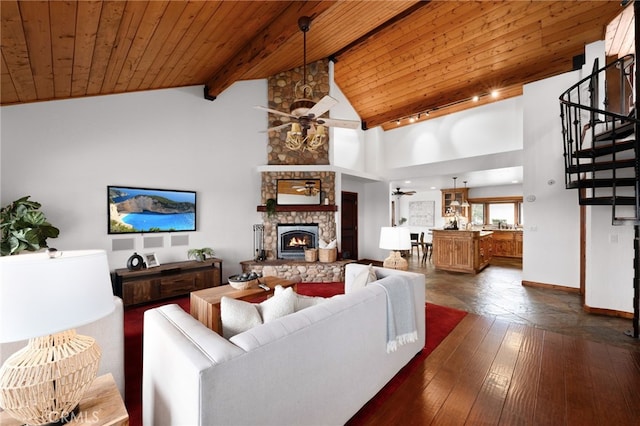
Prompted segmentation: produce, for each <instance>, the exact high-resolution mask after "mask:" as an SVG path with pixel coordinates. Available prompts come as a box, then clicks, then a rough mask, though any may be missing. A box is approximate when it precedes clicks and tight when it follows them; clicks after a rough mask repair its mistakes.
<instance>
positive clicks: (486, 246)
mask: <svg viewBox="0 0 640 426" xmlns="http://www.w3.org/2000/svg"><path fill="white" fill-rule="evenodd" d="M492 251H493V244H492V241H491V232H483V231H447V230H433V255H432V260H433V264H434V266H435V267H436V269H443V270H446V271H456V272H471V273H474V274H475V273H477V272H479V271H481V270H482V269H484V268H485V267H486V266H487V265H488V264H489V262H490V261H491V256H492Z"/></svg>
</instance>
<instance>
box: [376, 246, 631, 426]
mask: <svg viewBox="0 0 640 426" xmlns="http://www.w3.org/2000/svg"><path fill="white" fill-rule="evenodd" d="M415 258H417V256H414V259H415ZM410 260H411V259H410ZM410 263H411V264H410V269H411V270H414V271H416V272H423V273H425V276H426V277H427V279H426V283H427V284H426V285H427V300H428V301H429V302H433V303H437V304H441V305H446V306H451V307H454V308H458V309H463V310H466V311H467V312H470V314H468V315H467V316H466V317H465V318H464V319H463V320H462V322H461V323H460V324H459V325H458V327H456V329H455V330H454V331H453V332H452V333H451V334H450V335H449V336H448V337H447V338H446V339H445V340H444V341H443V342H442V343H441V344H440V345H439V346H438V347H437V348H436V350H435V351H434V352H433V353H432V354H431V355H429V357H428V358H427V359H426V361H425V362H424V363H423V364H422V365H421V366H420V367H419V368H418V369H417V370H416V371H415V372H414V374H413V375H412V376H411V377H410V378H409V379H407V380H406V381H405V382H404V383H403V384H402V385H401V386H400V388H399V389H398V391H397V392H395V393H394V394H393V395H392V396H391V397H390V398H389V399H388V400H387V401H386V402H385V404H384V405H383V406H382V407H381V408H380V410H378V411H377V412H376V414H375V415H374V417H373V418H371V419H370V420H369V421H368V424H372V425H390V424H398V425H399V424H402V425H405V424H408V425H410V424H415V425H429V424H433V425H637V424H639V419H640V403H639V401H640V399H639V398H640V346H639V345H640V344H639V343H638V340H637V339H632V338H629V337H627V336H625V335H624V333H623V331H624V329H626V328H628V326H630V321H629V320H623V319H620V318H609V317H602V316H597V315H590V314H585V313H584V312H582V310H581V308H580V306H579V304H580V302H579V296H578V295H575V294H569V293H566V292H562V291H555V290H541V289H530V288H525V287H522V286H521V285H520V280H521V278H520V275H521V271H520V269H519V266H518V262H513V261H508V260H505V261H500V260H497V261H496V262H494V264H493V265H491V266H490V267H489V268H488V269H486V270H485V271H483V272H482V273H480V274H477V275H475V276H473V275H468V274H451V273H447V272H439V271H435V270H434V269H433V267H432V265H425V266H422V265H420V263H419V262H417V261H411V262H410ZM607 334H610V335H609V336H607Z"/></svg>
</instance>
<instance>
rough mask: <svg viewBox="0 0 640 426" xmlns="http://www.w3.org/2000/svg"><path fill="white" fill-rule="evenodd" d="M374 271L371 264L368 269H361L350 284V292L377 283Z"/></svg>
mask: <svg viewBox="0 0 640 426" xmlns="http://www.w3.org/2000/svg"><path fill="white" fill-rule="evenodd" d="M377 280H378V277H377V276H376V271H374V270H373V264H371V263H370V264H369V267H368V268H364V269H362V271H360V272H359V273H358V275H356V277H355V278H354V279H353V281H352V282H351V287H350V291H355V290H359V289H361V288H365V287H366V285H367V284H369V283H371V282H374V281H377Z"/></svg>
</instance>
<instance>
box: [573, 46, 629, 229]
mask: <svg viewBox="0 0 640 426" xmlns="http://www.w3.org/2000/svg"><path fill="white" fill-rule="evenodd" d="M634 66H635V60H634V55H626V56H624V57H622V58H620V59H618V60H616V61H614V62H612V63H610V64H608V65H606V66H605V67H603V68H598V61H597V60H596V61H595V63H594V67H593V72H592V73H591V75H589V76H587V77H585V78H583V79H582V80H580V81H579V82H578V83H576V84H574V85H573V86H571V87H570V88H569V89H567V90H566V91H565V92H564V93H563V94H562V95H561V96H560V118H561V121H562V134H563V145H564V166H565V187H566V188H579V189H580V190H579V201H580V204H584V205H597V204H603V205H609V204H610V205H611V206H612V223H613V224H614V225H620V224H626V223H631V224H635V225H637V224H639V223H640V202H639V200H640V186H639V184H638V176H639V173H640V172H639V168H638V158H639V157H640V156H639V153H640V148H639V143H638V140H637V139H636V138H634V139H630V137H631V135H634V134H639V133H638V128H639V127H640V120H638V118H637V117H638V116H637V112H636V110H635V108H632V109H631V110H630V108H629V107H628V105H635V104H634V102H629V101H630V99H633V88H632V85H631V84H628V83H627V80H628V79H629V77H632V76H633V72H634ZM607 73H608V74H609V81H611V75H612V74H613V73H617V84H618V85H619V88H620V91H619V101H620V102H619V105H615V107H616V109H615V110H614V109H613V108H610V104H609V98H608V97H607V96H606V93H607V88H606V81H607V79H605V78H604V76H605V74H607ZM601 83H602V84H601ZM603 86H605V87H604V89H605V90H604V92H605V98H604V99H603V102H600V99H601V96H600V94H601V92H602V87H603ZM603 108H604V109H603ZM603 158H604V159H605V160H606V161H602V159H603ZM597 160H601V161H597ZM634 165H635V166H634ZM634 182H635V184H634ZM603 193H604V194H605V195H603ZM630 193H631V194H630ZM619 208H626V209H627V210H633V213H632V214H631V215H630V216H628V217H622V216H619V215H618V213H617V212H618V209H619Z"/></svg>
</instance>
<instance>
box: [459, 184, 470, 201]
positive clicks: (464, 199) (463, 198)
mask: <svg viewBox="0 0 640 426" xmlns="http://www.w3.org/2000/svg"><path fill="white" fill-rule="evenodd" d="M464 190H465V191H464V192H463V193H462V204H460V207H469V202H468V201H467V199H466V198H465V197H464V194H465V193H466V192H467V181H466V180H465V181H464Z"/></svg>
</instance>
